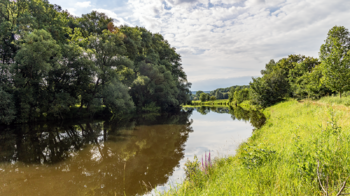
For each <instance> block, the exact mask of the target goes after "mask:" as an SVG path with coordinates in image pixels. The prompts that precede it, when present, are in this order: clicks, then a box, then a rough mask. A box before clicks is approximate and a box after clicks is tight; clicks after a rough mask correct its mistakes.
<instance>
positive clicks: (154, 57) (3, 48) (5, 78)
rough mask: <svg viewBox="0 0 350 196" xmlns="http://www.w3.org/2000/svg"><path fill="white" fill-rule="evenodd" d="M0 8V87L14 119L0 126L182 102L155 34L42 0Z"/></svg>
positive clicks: (175, 66) (180, 79)
mask: <svg viewBox="0 0 350 196" xmlns="http://www.w3.org/2000/svg"><path fill="white" fill-rule="evenodd" d="M0 5H1V6H0V16H1V17H0V88H1V89H2V90H3V91H5V92H6V97H11V99H10V100H12V103H11V104H10V105H14V113H15V114H16V116H15V118H12V117H11V115H10V114H9V118H8V119H7V120H6V123H10V122H8V121H11V122H17V123H22V122H28V121H36V120H45V119H57V118H60V119H64V118H69V117H73V116H82V117H85V116H93V115H98V114H101V112H108V113H111V114H113V115H115V116H120V115H123V114H126V113H130V112H133V111H135V109H136V110H139V111H145V110H144V108H156V109H157V110H158V108H160V110H162V111H166V110H175V109H179V107H180V105H181V104H185V103H187V102H188V101H189V100H190V91H189V88H190V87H191V83H189V82H188V81H187V76H186V74H185V72H184V71H183V69H182V67H181V56H180V55H179V54H178V53H176V50H175V48H173V47H171V46H170V44H169V43H168V42H167V40H165V39H164V38H163V36H162V35H160V34H153V33H151V32H150V31H148V30H146V29H145V28H143V27H128V26H119V27H116V26H114V24H113V19H112V18H109V17H108V16H107V15H106V14H104V13H99V12H97V11H92V12H91V13H88V14H84V15H82V17H73V16H71V15H70V14H69V13H68V12H67V11H63V10H62V9H61V7H60V6H57V5H51V4H50V3H49V2H48V1H44V0H38V1H24V0H17V1H8V0H0ZM7 94H8V96H7ZM4 96H5V95H4ZM154 104H155V105H154ZM76 106H78V107H79V108H76ZM150 106H152V107H150ZM153 106H154V107H153ZM11 107H12V106H11ZM14 113H13V114H14ZM11 114H12V113H11Z"/></svg>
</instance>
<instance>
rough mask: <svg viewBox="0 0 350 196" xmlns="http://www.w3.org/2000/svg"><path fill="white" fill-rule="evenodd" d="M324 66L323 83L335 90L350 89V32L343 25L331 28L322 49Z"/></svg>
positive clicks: (340, 92) (321, 54) (321, 57)
mask: <svg viewBox="0 0 350 196" xmlns="http://www.w3.org/2000/svg"><path fill="white" fill-rule="evenodd" d="M320 59H321V62H322V66H323V75H324V77H323V83H324V84H325V85H326V86H327V87H328V88H330V89H331V90H333V91H337V92H339V97H340V98H341V94H342V93H343V92H344V91H347V90H350V79H349V78H350V34H349V31H348V29H346V28H345V27H343V26H334V27H333V28H332V29H330V30H329V32H328V36H327V39H326V40H325V43H324V44H322V46H321V49H320Z"/></svg>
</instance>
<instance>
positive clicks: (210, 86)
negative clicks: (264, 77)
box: [191, 76, 252, 91]
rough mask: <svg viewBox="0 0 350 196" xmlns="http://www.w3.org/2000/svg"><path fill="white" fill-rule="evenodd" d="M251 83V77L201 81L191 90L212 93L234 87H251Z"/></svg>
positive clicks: (194, 84)
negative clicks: (218, 89)
mask: <svg viewBox="0 0 350 196" xmlns="http://www.w3.org/2000/svg"><path fill="white" fill-rule="evenodd" d="M251 81H252V77H251V76H244V77H233V78H218V79H209V80H200V81H197V82H194V83H193V84H192V87H191V90H192V91H199V90H202V91H212V90H215V89H217V88H226V87H231V86H234V85H249V82H251Z"/></svg>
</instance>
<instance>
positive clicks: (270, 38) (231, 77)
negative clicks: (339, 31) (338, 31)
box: [50, 0, 350, 91]
mask: <svg viewBox="0 0 350 196" xmlns="http://www.w3.org/2000/svg"><path fill="white" fill-rule="evenodd" d="M50 3H53V4H58V5H61V6H62V8H63V9H67V10H68V11H69V12H70V13H72V14H73V15H76V16H81V14H85V13H89V12H91V11H92V10H97V11H100V12H104V13H106V14H107V15H108V16H110V17H112V18H114V19H115V20H116V24H117V25H118V24H128V25H130V26H144V27H146V28H147V29H150V30H151V31H152V32H154V33H156V32H158V33H161V34H162V35H163V36H164V37H165V38H166V39H167V40H168V41H169V43H170V44H171V45H172V46H174V47H175V48H176V49H177V52H178V53H180V54H181V56H182V63H183V67H184V70H185V72H186V73H187V75H188V80H189V81H190V82H192V84H193V85H192V89H191V90H194V91H195V90H214V89H215V88H219V87H228V86H232V85H239V84H248V83H249V81H251V77H257V76H260V70H261V69H263V68H264V67H265V64H266V63H267V62H268V61H269V60H270V59H275V60H278V59H280V58H283V57H286V56H287V55H289V54H303V55H307V56H313V57H318V51H319V48H320V46H321V44H322V43H323V42H324V40H325V38H326V36H327V32H328V30H329V29H330V28H332V27H333V26H334V25H341V26H345V27H346V28H348V29H349V28H350V20H349V18H350V12H349V10H350V1H349V0H113V1H104V0H99V1H97V0H50Z"/></svg>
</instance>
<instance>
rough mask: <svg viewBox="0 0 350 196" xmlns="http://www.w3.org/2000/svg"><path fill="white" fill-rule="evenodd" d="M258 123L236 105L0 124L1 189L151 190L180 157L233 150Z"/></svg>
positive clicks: (173, 174)
mask: <svg viewBox="0 0 350 196" xmlns="http://www.w3.org/2000/svg"><path fill="white" fill-rule="evenodd" d="M264 122H265V117H264V116H263V115H262V114H261V113H258V112H253V111H244V110H243V109H241V108H235V109H233V108H225V107H222V108H220V107H213V108H208V107H198V108H192V109H183V111H181V112H179V113H176V114H161V115H154V114H148V115H142V116H139V117H133V118H128V119H123V120H112V121H102V120H88V121H73V122H59V123H45V124H41V123H38V124H25V125H16V126H11V127H0V130H1V131H0V195H7V196H14V195H16V196H17V195H28V196H34V195H50V196H56V195H57V196H58V195H60V196H62V195H113V196H115V195H118V196H119V195H127V196H129V195H153V194H155V193H156V192H158V191H160V192H161V191H164V190H166V189H167V188H169V186H174V185H176V184H177V183H180V182H181V181H182V180H183V179H184V177H185V176H184V169H183V167H184V164H185V162H186V160H188V159H189V160H193V157H194V156H197V157H198V158H199V159H200V158H201V157H202V156H204V154H205V153H207V154H208V153H209V151H210V153H211V156H212V157H225V156H229V155H233V154H234V153H235V150H236V149H237V147H238V146H239V144H241V143H242V142H244V141H246V140H247V139H248V138H249V137H250V136H251V134H252V132H253V131H254V129H256V128H259V127H261V126H262V125H263V124H264Z"/></svg>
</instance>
